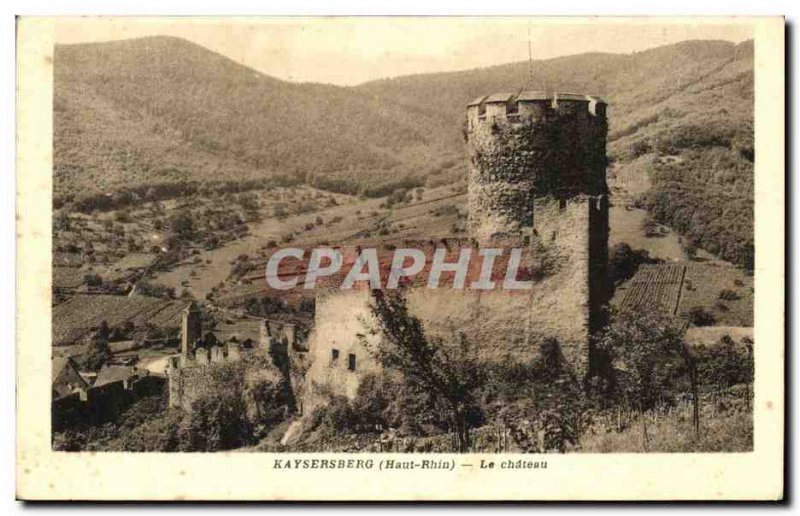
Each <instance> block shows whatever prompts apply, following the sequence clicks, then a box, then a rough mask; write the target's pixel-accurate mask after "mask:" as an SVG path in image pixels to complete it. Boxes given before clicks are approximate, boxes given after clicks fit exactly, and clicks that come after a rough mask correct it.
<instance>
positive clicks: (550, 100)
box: [467, 91, 606, 131]
mask: <svg viewBox="0 0 800 516" xmlns="http://www.w3.org/2000/svg"><path fill="white" fill-rule="evenodd" d="M566 113H572V114H585V115H588V116H592V117H599V118H602V119H605V117H606V102H605V100H603V99H602V98H600V97H597V96H595V95H582V94H577V93H545V92H543V91H523V92H521V93H519V94H516V95H515V94H512V93H495V94H492V95H484V96H483V97H478V98H477V99H475V100H473V101H472V102H470V103H469V104H467V122H468V131H469V130H472V129H474V128H477V127H478V126H480V125H482V124H487V123H488V124H490V125H491V124H494V123H503V122H510V123H523V122H526V121H528V122H533V121H540V120H542V119H543V118H546V117H548V116H549V117H554V116H558V115H559V114H566Z"/></svg>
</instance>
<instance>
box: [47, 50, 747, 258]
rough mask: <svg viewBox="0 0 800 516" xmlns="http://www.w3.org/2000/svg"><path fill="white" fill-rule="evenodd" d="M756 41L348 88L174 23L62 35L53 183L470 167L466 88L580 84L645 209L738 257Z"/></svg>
mask: <svg viewBox="0 0 800 516" xmlns="http://www.w3.org/2000/svg"><path fill="white" fill-rule="evenodd" d="M752 51H753V46H752V42H745V43H742V44H739V45H735V44H732V43H728V42H719V41H687V42H682V43H679V44H674V45H669V46H664V47H659V48H656V49H652V50H648V51H644V52H638V53H634V54H626V55H617V54H600V53H590V54H582V55H576V56H570V57H562V58H557V59H550V60H546V61H535V62H534V63H533V70H532V72H533V73H531V68H530V65H529V64H528V63H527V62H518V63H511V64H505V65H500V66H494V67H489V68H482V69H476V70H468V71H463V72H451V73H437V74H424V75H415V76H406V77H400V78H395V79H388V80H379V81H373V82H369V83H366V84H363V85H360V86H357V87H347V88H346V87H336V86H329V85H319V84H294V83H288V82H284V81H280V80H277V79H274V78H270V77H267V76H265V75H263V74H260V73H258V72H255V71H253V70H251V69H249V68H247V67H244V66H241V65H239V64H237V63H235V62H233V61H231V60H229V59H227V58H225V57H223V56H220V55H218V54H215V53H213V52H211V51H209V50H206V49H204V48H202V47H200V46H197V45H195V44H193V43H189V42H187V41H184V40H180V39H176V38H168V37H155V38H143V39H136V40H127V41H120V42H111V43H97V44H80V45H69V46H59V47H57V48H56V54H55V99H54V109H55V131H54V133H55V136H54V140H55V141H54V151H55V156H54V163H55V170H54V172H55V189H56V195H57V196H60V197H62V198H63V197H64V196H69V195H71V194H72V195H75V194H77V195H78V196H80V195H87V194H88V195H90V194H92V193H98V192H109V191H115V190H119V189H124V188H133V187H136V186H139V185H152V184H167V185H168V184H174V183H176V182H182V181H187V180H191V181H199V182H213V181H220V180H226V179H229V180H236V181H242V180H263V179H264V178H267V179H275V178H280V179H281V180H295V181H305V182H309V183H311V184H314V185H315V186H319V187H322V188H327V189H333V190H338V191H344V192H350V193H355V192H362V193H366V194H367V195H380V194H385V193H388V191H390V190H392V189H393V188H397V187H407V186H414V185H418V184H422V183H423V182H424V181H425V179H426V177H429V176H430V177H441V176H447V177H457V176H459V175H463V174H462V170H463V163H464V159H465V158H464V151H463V140H462V138H461V127H462V123H463V120H464V105H465V103H466V102H467V101H469V100H471V99H472V98H475V97H478V96H480V95H483V94H486V93H491V92H501V91H511V92H514V91H518V90H520V89H521V88H526V89H542V90H548V91H553V90H559V91H569V92H587V93H593V94H597V95H602V96H604V97H605V98H606V99H607V101H608V102H609V110H608V112H609V124H610V132H609V155H610V157H611V159H612V160H613V161H614V162H615V168H614V171H615V172H616V173H619V174H620V175H621V176H623V177H625V176H630V175H636V176H641V177H646V178H647V181H646V182H647V183H648V184H651V185H652V187H653V188H652V189H651V191H650V194H647V195H645V196H644V197H643V202H645V203H647V205H648V206H649V207H650V209H651V211H652V213H654V214H655V215H656V217H657V218H659V219H660V220H662V221H663V222H666V223H668V224H669V225H672V226H673V227H675V228H676V229H678V230H679V231H681V232H684V233H686V234H688V235H689V236H690V238H691V239H692V240H693V241H694V242H695V243H696V244H699V245H701V246H703V247H706V248H708V249H709V250H711V251H713V252H717V253H718V254H720V255H722V256H723V257H725V258H728V259H730V260H733V261H736V262H737V263H740V264H743V265H746V264H747V263H748V262H751V261H752V258H751V257H748V256H749V255H751V254H752V160H753V143H752V117H753V54H752ZM501 58H502V56H499V57H498V60H501ZM331 66H335V63H331ZM531 75H532V76H533V83H532V84H531V80H530V77H531Z"/></svg>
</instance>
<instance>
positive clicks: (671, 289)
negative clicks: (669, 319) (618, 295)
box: [619, 263, 686, 315]
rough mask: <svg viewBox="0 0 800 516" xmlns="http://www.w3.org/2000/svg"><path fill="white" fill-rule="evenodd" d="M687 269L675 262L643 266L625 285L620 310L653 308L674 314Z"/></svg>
mask: <svg viewBox="0 0 800 516" xmlns="http://www.w3.org/2000/svg"><path fill="white" fill-rule="evenodd" d="M685 273H686V266H685V265H684V264H677V263H663V264H653V265H649V264H648V265H642V266H641V267H640V268H639V271H638V272H637V273H636V275H635V276H634V277H633V278H632V279H631V280H630V281H629V282H628V283H627V284H626V286H625V293H624V295H623V296H622V299H621V301H620V304H619V307H620V309H622V310H636V309H639V308H656V309H657V310H658V311H661V312H664V313H668V314H670V315H675V314H676V313H677V309H678V302H679V301H680V296H681V286H682V284H683V277H684V275H685Z"/></svg>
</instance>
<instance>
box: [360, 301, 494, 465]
mask: <svg viewBox="0 0 800 516" xmlns="http://www.w3.org/2000/svg"><path fill="white" fill-rule="evenodd" d="M372 298H373V304H372V306H371V309H372V314H373V315H374V317H375V320H376V321H377V331H376V333H380V334H381V335H382V337H383V338H382V339H381V340H382V342H381V343H380V344H379V345H377V346H375V345H373V344H371V343H368V342H365V345H366V346H367V347H368V349H370V350H371V351H372V352H373V354H375V355H376V357H377V358H378V360H379V362H380V363H381V364H382V365H383V366H384V367H386V368H389V369H395V370H397V371H399V372H400V373H401V374H402V376H403V378H404V380H405V382H406V383H407V385H408V386H409V388H410V389H411V390H412V391H415V392H416V393H418V394H420V395H424V396H426V397H427V398H428V399H429V401H430V406H431V407H436V408H438V409H441V410H444V411H446V412H447V413H449V417H450V420H451V422H452V425H453V428H454V430H455V434H456V437H457V440H458V449H459V451H460V452H466V451H467V450H468V449H469V446H470V442H469V423H470V421H474V420H477V419H478V418H479V417H480V408H479V406H478V403H477V399H476V398H477V396H476V394H477V392H478V389H479V388H480V387H481V385H482V384H483V383H484V376H483V373H482V370H481V368H479V367H478V364H477V360H475V358H474V355H473V353H472V351H473V350H472V349H471V347H470V345H469V342H468V341H467V339H466V338H465V337H464V335H463V334H459V335H454V336H453V337H452V341H450V342H447V343H445V342H444V341H442V340H441V339H438V338H431V337H428V336H427V335H426V334H425V330H424V328H423V326H422V323H421V322H420V320H419V319H418V318H416V317H414V316H413V315H411V314H410V313H409V311H408V306H407V304H406V299H405V297H404V295H403V293H402V292H401V291H400V290H395V291H391V292H390V291H383V290H373V291H372Z"/></svg>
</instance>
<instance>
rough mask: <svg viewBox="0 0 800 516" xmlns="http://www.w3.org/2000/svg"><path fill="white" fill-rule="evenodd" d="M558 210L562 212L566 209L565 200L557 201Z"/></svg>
mask: <svg viewBox="0 0 800 516" xmlns="http://www.w3.org/2000/svg"><path fill="white" fill-rule="evenodd" d="M558 209H559V210H561V211H564V210H566V209H567V200H566V199H559V200H558Z"/></svg>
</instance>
